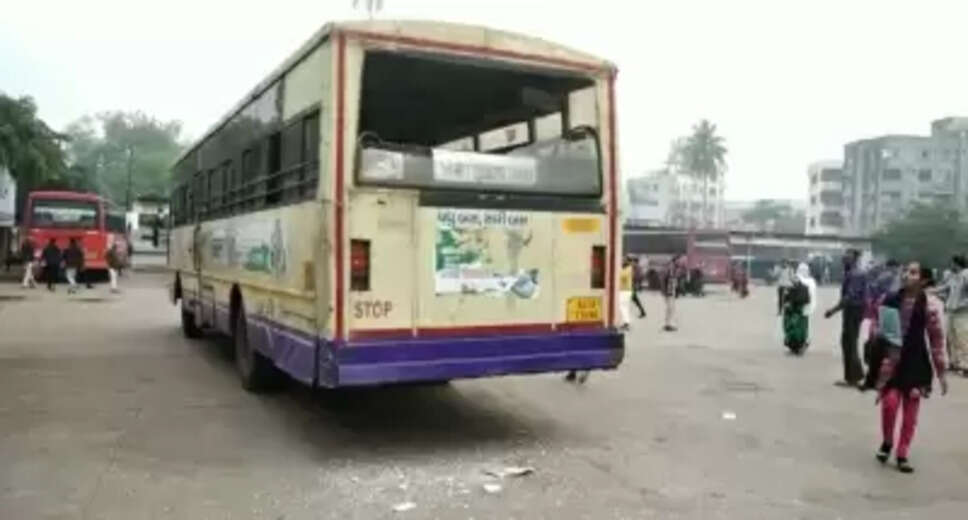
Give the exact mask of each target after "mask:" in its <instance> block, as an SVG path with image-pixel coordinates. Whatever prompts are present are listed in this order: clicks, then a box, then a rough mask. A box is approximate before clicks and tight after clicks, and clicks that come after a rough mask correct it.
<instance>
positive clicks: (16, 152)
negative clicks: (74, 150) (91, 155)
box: [0, 93, 66, 191]
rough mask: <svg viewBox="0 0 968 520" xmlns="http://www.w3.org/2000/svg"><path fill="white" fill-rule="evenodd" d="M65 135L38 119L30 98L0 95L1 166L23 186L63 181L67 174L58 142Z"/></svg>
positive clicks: (35, 105)
mask: <svg viewBox="0 0 968 520" xmlns="http://www.w3.org/2000/svg"><path fill="white" fill-rule="evenodd" d="M63 141H64V136H63V135H60V134H58V133H57V132H54V131H53V130H51V129H50V128H49V127H48V126H47V124H46V123H44V122H43V121H42V120H40V119H39V118H38V117H37V104H36V103H34V100H33V99H32V98H30V97H22V98H19V99H15V98H12V97H10V96H7V95H5V94H3V93H0V166H4V167H6V168H7V169H9V170H10V174H11V175H12V176H13V178H14V179H16V180H17V183H18V184H19V185H20V186H21V187H22V188H21V190H20V191H23V187H28V188H29V187H33V186H41V185H45V184H48V183H56V182H59V181H61V180H62V175H63V174H64V173H65V171H66V165H65V157H64V151H63V149H62V148H61V143H62V142H63Z"/></svg>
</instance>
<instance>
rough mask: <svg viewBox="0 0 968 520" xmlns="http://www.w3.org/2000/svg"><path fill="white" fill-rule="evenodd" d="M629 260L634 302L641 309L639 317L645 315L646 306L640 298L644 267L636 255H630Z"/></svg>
mask: <svg viewBox="0 0 968 520" xmlns="http://www.w3.org/2000/svg"><path fill="white" fill-rule="evenodd" d="M629 262H630V263H631V265H632V303H634V304H635V306H636V307H638V309H639V318H644V317H645V308H644V307H642V302H641V301H640V300H639V289H640V288H642V269H641V267H640V266H639V261H638V259H637V258H635V257H634V256H630V258H629Z"/></svg>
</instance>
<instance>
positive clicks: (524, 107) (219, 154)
mask: <svg viewBox="0 0 968 520" xmlns="http://www.w3.org/2000/svg"><path fill="white" fill-rule="evenodd" d="M614 78H615V69H614V67H613V66H612V65H611V64H610V63H608V62H605V61H602V60H600V59H597V58H595V57H592V56H590V55H587V54H584V53H581V52H578V51H575V50H572V49H568V48H565V47H562V46H558V45H555V44H552V43H549V42H547V41H545V40H542V39H539V38H535V37H529V36H524V35H520V34H512V33H507V32H501V31H495V30H491V29H486V28H482V27H472V26H465V25H453V24H445V23H434V22H412V21H411V22H390V21H379V22H353V23H339V24H330V25H327V26H325V27H324V28H322V29H321V30H320V31H319V32H318V33H317V34H316V35H314V36H313V37H312V38H311V39H310V40H309V41H308V42H307V43H306V44H304V45H303V46H302V48H300V49H299V50H298V51H297V52H296V53H295V54H293V55H292V56H291V57H290V58H289V59H288V60H286V61H285V62H284V63H283V64H282V65H281V66H280V67H279V68H277V69H276V71H275V72H273V73H272V74H271V75H270V76H269V77H267V78H266V79H265V80H264V81H263V82H262V83H260V84H259V85H258V86H257V87H256V88H255V89H254V90H253V91H252V92H251V93H250V95H248V96H246V97H245V98H244V99H243V101H242V102H241V103H240V104H238V105H237V106H236V107H235V108H234V109H233V110H232V111H230V112H229V113H228V114H227V115H226V116H225V117H224V118H223V119H222V120H220V121H219V122H218V123H216V124H215V125H214V126H213V127H212V129H211V130H210V131H208V132H207V133H206V134H205V135H204V137H203V138H202V139H201V140H200V141H199V142H197V143H195V144H194V145H193V146H192V147H191V148H190V149H188V150H187V151H186V152H185V154H184V155H183V156H182V157H181V158H180V159H179V160H178V161H177V163H176V164H175V166H174V175H173V176H174V179H175V182H176V187H175V189H174V191H173V193H172V197H171V215H172V222H173V229H172V232H171V235H170V236H171V239H170V248H171V250H170V252H169V266H170V268H171V270H172V273H173V281H172V288H173V291H172V298H173V301H175V302H179V301H180V302H181V315H182V328H183V330H184V332H185V334H186V335H187V336H189V337H195V336H198V335H199V333H200V332H201V331H202V330H203V329H211V330H216V331H220V332H222V333H225V334H228V335H230V336H231V337H232V338H233V342H234V345H235V358H236V366H237V369H238V372H239V375H240V378H241V380H242V384H243V387H245V388H246V389H248V390H258V389H260V388H265V387H266V386H272V385H273V384H274V383H276V382H277V381H279V379H280V376H281V375H283V374H288V375H289V376H291V377H292V378H294V379H296V380H298V381H301V382H303V383H305V384H308V385H314V386H320V387H329V388H332V387H342V386H360V385H376V384H385V383H398V382H408V381H446V380H451V379H457V378H470V377H482V376H495V375H502V374H514V373H539V372H549V371H565V370H572V369H611V368H615V367H617V366H618V365H619V363H620V362H621V360H622V358H623V353H624V343H623V336H622V334H621V332H619V330H618V327H617V326H618V325H619V323H618V318H617V316H616V312H615V310H616V295H617V288H616V287H615V285H616V279H617V276H616V274H617V269H618V265H619V264H618V262H619V261H620V258H621V251H620V248H621V240H620V238H621V237H620V235H619V233H620V228H619V227H618V221H617V218H618V215H617V210H618V206H617V203H616V201H617V200H618V195H617V193H616V190H617V189H618V183H617V181H616V178H617V171H616V156H615V112H614V83H613V82H614Z"/></svg>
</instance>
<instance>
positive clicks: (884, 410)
mask: <svg viewBox="0 0 968 520" xmlns="http://www.w3.org/2000/svg"><path fill="white" fill-rule="evenodd" d="M933 281H934V280H933V276H932V274H931V270H930V269H928V268H926V267H924V266H922V265H921V264H920V263H918V262H911V263H909V264H908V266H907V269H906V270H905V271H904V281H903V288H902V289H901V290H899V291H896V292H894V293H892V294H890V295H888V296H887V297H886V298H884V300H883V301H882V303H881V305H879V307H878V318H877V319H878V321H877V323H876V325H877V328H876V330H877V333H878V341H879V342H880V344H881V345H883V356H882V357H883V359H882V360H881V363H880V366H879V368H878V370H877V377H876V381H877V382H876V385H875V386H876V388H877V392H878V393H877V399H876V401H875V402H880V405H881V433H882V442H881V446H880V448H879V449H878V450H877V455H876V456H877V460H879V461H880V462H881V463H886V462H887V460H888V458H890V456H891V451H892V450H893V448H894V429H895V428H894V427H895V423H896V419H897V412H898V408H900V409H902V411H903V414H904V417H903V418H902V419H901V431H900V435H899V438H898V442H897V451H896V452H895V455H896V460H897V469H898V470H900V471H901V472H902V473H912V472H913V471H914V467H913V466H911V463H910V462H909V460H908V453H909V450H910V447H911V441H912V440H913V439H914V433H915V430H916V429H917V425H918V413H919V411H920V408H921V398H922V397H925V398H926V397H929V396H930V395H931V383H932V381H933V380H934V377H937V378H938V382H939V383H940V385H941V395H945V394H947V393H948V382H947V379H946V378H945V360H944V332H943V330H942V325H941V322H942V314H943V312H944V311H943V308H942V307H943V304H942V303H941V301H940V300H939V299H938V298H937V297H936V296H934V295H933V294H931V293H930V292H928V291H926V290H925V289H927V288H929V287H930V286H931V285H932V284H933Z"/></svg>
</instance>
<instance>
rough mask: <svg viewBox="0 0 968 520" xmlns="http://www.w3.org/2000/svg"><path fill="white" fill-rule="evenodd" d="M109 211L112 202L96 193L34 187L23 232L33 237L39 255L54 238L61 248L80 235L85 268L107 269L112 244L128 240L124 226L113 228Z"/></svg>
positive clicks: (24, 219)
mask: <svg viewBox="0 0 968 520" xmlns="http://www.w3.org/2000/svg"><path fill="white" fill-rule="evenodd" d="M109 215H110V204H109V203H108V202H107V201H105V200H104V199H103V198H101V197H100V196H98V195H96V194H93V193H80V192H74V191H34V192H31V193H30V194H29V195H28V196H27V205H26V210H25V211H24V218H23V229H24V230H23V232H22V233H21V236H22V237H29V238H30V239H31V240H32V241H33V243H34V246H35V250H34V254H35V255H36V256H37V257H39V256H40V253H41V250H42V249H43V248H44V247H45V246H46V245H47V243H48V242H49V241H50V239H52V238H53V239H54V241H55V243H56V244H57V247H60V248H61V249H64V248H66V247H67V245H68V244H69V242H70V239H71V238H77V239H78V241H79V242H80V245H81V247H82V248H83V249H84V268H85V270H90V271H105V272H106V271H107V268H108V265H107V260H106V253H107V250H108V248H109V247H111V244H112V243H114V242H116V241H118V242H119V244H120V246H121V247H125V246H124V244H125V243H126V242H125V241H124V234H123V229H122V230H121V232H120V233H118V232H116V231H114V230H111V229H109V228H110V218H109ZM122 218H123V215H122Z"/></svg>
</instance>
